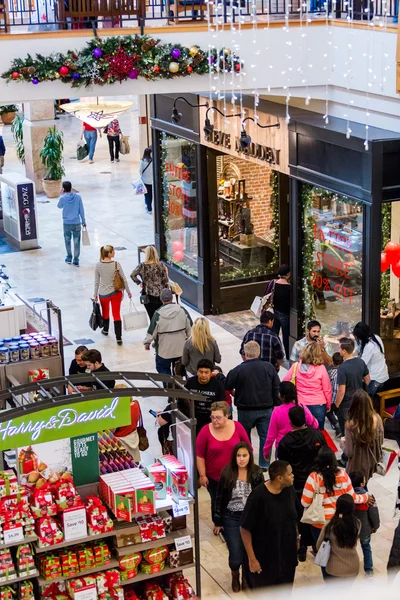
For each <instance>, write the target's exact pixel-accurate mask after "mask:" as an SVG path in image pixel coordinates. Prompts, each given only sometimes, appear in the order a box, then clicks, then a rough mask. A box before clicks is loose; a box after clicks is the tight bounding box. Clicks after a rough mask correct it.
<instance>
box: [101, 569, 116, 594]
mask: <svg viewBox="0 0 400 600" xmlns="http://www.w3.org/2000/svg"><path fill="white" fill-rule="evenodd" d="M104 575H105V578H106V583H105V588H106V590H107V591H109V592H111V591H112V590H113V588H114V586H116V585H117V584H118V583H119V571H117V570H116V569H113V570H110V571H106V572H105V573H104Z"/></svg>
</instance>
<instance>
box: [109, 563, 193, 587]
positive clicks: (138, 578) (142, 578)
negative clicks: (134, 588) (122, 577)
mask: <svg viewBox="0 0 400 600" xmlns="http://www.w3.org/2000/svg"><path fill="white" fill-rule="evenodd" d="M195 564H196V563H194V562H192V563H190V564H189V565H184V566H183V567H174V568H171V567H165V569H163V570H162V571H160V572H159V573H140V575H136V577H133V578H132V579H128V580H127V581H121V583H120V585H129V584H130V583H138V582H139V581H145V580H146V579H154V578H155V577H162V576H163V575H170V574H171V573H176V572H177V571H183V570H184V569H191V568H192V567H194V566H195Z"/></svg>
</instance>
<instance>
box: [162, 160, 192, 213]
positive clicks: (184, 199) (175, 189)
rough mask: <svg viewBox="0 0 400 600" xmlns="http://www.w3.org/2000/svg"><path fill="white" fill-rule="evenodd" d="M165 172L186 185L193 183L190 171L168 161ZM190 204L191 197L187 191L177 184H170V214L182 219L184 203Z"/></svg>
mask: <svg viewBox="0 0 400 600" xmlns="http://www.w3.org/2000/svg"><path fill="white" fill-rule="evenodd" d="M165 171H166V173H167V174H170V175H172V176H173V177H176V179H179V180H180V181H183V182H185V183H190V181H191V173H190V171H189V170H188V169H185V168H184V167H178V166H177V165H174V164H173V163H170V162H168V161H166V162H165ZM176 200H179V202H176ZM188 202H189V196H188V194H187V193H186V191H185V190H184V189H182V188H181V187H180V186H179V185H176V184H175V183H171V182H169V183H168V212H169V213H170V214H171V215H173V216H175V217H181V216H182V208H181V206H182V203H188Z"/></svg>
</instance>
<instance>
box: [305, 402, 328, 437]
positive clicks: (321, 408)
mask: <svg viewBox="0 0 400 600" xmlns="http://www.w3.org/2000/svg"><path fill="white" fill-rule="evenodd" d="M307 408H308V410H309V411H310V413H311V414H312V416H313V417H315V418H316V419H317V421H318V427H319V429H321V431H322V429H324V427H325V417H326V404H318V405H316V406H312V405H308V406H307Z"/></svg>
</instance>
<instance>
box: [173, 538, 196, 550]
mask: <svg viewBox="0 0 400 600" xmlns="http://www.w3.org/2000/svg"><path fill="white" fill-rule="evenodd" d="M191 547H192V538H191V537H190V535H184V536H183V537H181V538H177V539H176V540H175V548H176V549H177V550H178V552H180V551H181V550H188V549H189V548H191Z"/></svg>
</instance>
